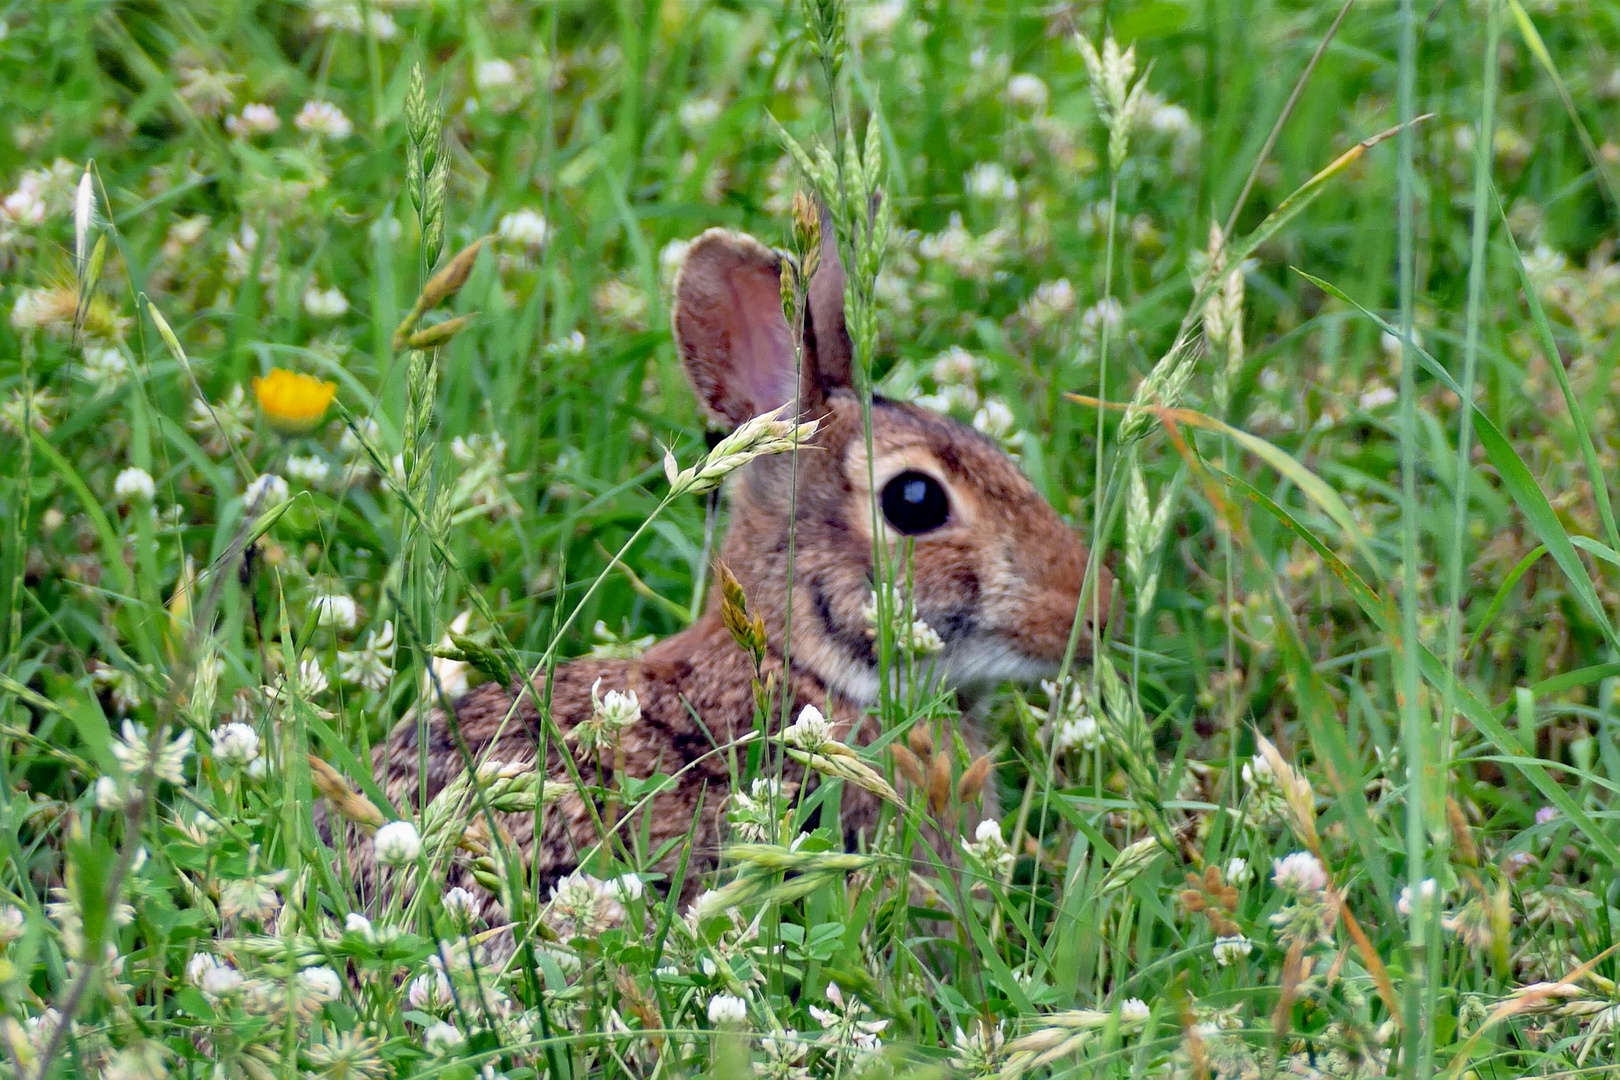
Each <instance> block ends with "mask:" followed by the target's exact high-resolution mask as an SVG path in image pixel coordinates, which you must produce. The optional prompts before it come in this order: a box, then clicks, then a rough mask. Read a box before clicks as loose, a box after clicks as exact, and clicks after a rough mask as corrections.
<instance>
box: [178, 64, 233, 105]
mask: <svg viewBox="0 0 1620 1080" xmlns="http://www.w3.org/2000/svg"><path fill="white" fill-rule="evenodd" d="M241 81H242V76H241V75H238V74H237V73H236V72H234V71H210V70H208V69H207V68H205V67H203V66H201V65H199V64H186V65H183V66H182V67H181V68H180V96H181V97H182V98H184V99H185V101H186V104H188V105H190V106H191V107H192V108H193V109H195V110H196V112H197V114H198V115H199V116H209V117H212V116H218V115H219V114H220V113H222V112H224V111H225V107H226V106H227V105H229V104H230V103H231V102H232V101H233V100H234V99H235V97H236V87H237V84H239V83H240V82H241Z"/></svg>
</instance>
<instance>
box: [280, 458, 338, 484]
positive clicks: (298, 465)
mask: <svg viewBox="0 0 1620 1080" xmlns="http://www.w3.org/2000/svg"><path fill="white" fill-rule="evenodd" d="M331 474H332V467H331V466H330V465H328V464H327V463H326V459H325V458H322V457H320V456H318V455H316V454H291V455H289V456H288V457H287V475H288V476H290V477H292V478H293V479H294V480H302V481H303V482H304V483H306V484H309V485H311V486H313V487H319V486H320V485H322V484H324V483H326V478H327V477H328V476H330V475H331Z"/></svg>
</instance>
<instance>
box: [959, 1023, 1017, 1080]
mask: <svg viewBox="0 0 1620 1080" xmlns="http://www.w3.org/2000/svg"><path fill="white" fill-rule="evenodd" d="M1006 1044H1007V1025H1006V1023H1005V1022H1003V1021H999V1020H998V1021H997V1022H996V1023H995V1024H994V1025H991V1024H987V1023H985V1022H984V1021H983V1020H977V1021H975V1022H974V1024H973V1034H971V1035H969V1034H968V1033H967V1032H965V1031H963V1030H962V1029H961V1028H956V1029H955V1030H954V1031H953V1032H952V1033H951V1065H952V1066H954V1067H955V1068H956V1069H957V1071H959V1072H961V1073H964V1074H966V1075H968V1076H991V1075H993V1074H995V1073H996V1072H998V1071H999V1070H1000V1068H1001V1059H1002V1055H1003V1054H1004V1053H1005V1052H1006Z"/></svg>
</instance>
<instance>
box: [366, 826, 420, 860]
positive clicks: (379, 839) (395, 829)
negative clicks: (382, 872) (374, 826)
mask: <svg viewBox="0 0 1620 1080" xmlns="http://www.w3.org/2000/svg"><path fill="white" fill-rule="evenodd" d="M371 842H372V846H373V847H374V848H375V850H376V852H377V861H378V862H380V863H382V864H383V865H384V866H404V865H406V864H407V863H412V862H415V861H416V857H417V855H419V854H421V851H422V838H421V837H420V836H418V835H417V832H416V826H415V825H412V824H411V823H410V822H408V821H390V822H389V823H388V824H386V825H384V826H383V827H382V828H380V829H378V830H377V835H376V836H374V837H373V838H372V841H371Z"/></svg>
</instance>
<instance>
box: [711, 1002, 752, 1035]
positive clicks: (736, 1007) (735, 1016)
mask: <svg viewBox="0 0 1620 1080" xmlns="http://www.w3.org/2000/svg"><path fill="white" fill-rule="evenodd" d="M747 1020H748V1003H747V1002H745V1001H743V999H742V998H740V997H735V996H733V995H731V994H716V995H714V997H712V998H710V999H709V1023H711V1024H713V1025H714V1026H715V1027H731V1026H733V1025H741V1024H743V1023H746V1022H747Z"/></svg>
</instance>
